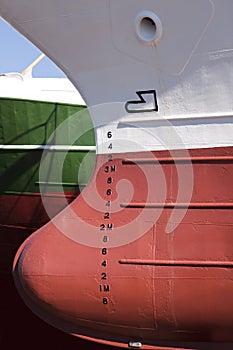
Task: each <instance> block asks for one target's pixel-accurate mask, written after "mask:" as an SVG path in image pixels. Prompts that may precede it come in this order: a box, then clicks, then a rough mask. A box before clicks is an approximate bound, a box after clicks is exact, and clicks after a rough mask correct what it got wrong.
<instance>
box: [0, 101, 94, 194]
mask: <svg viewBox="0 0 233 350" xmlns="http://www.w3.org/2000/svg"><path fill="white" fill-rule="evenodd" d="M84 111H85V115H84V116H83V114H84ZM80 112H82V113H81V114H80ZM73 115H75V118H73V119H72V120H70V119H69V117H70V116H73ZM65 120H68V123H67V125H66V128H65V132H64V135H63V136H62V138H60V139H58V138H57V139H56V134H55V144H56V143H58V144H69V142H70V137H71V135H72V132H73V130H74V125H72V124H74V123H75V128H78V131H79V132H80V134H81V135H82V134H83V135H82V136H81V137H80V138H79V139H78V140H76V141H75V143H74V145H85V146H94V145H95V136H94V131H93V125H92V121H91V118H90V116H89V114H88V112H87V110H86V108H85V107H84V106H79V105H76V106H75V105H68V104H61V103H50V102H39V101H28V100H17V99H7V98H0V139H1V141H0V143H1V144H13V145H14V144H17V145H19V144H20V145H24V144H26V145H42V144H46V143H47V142H48V140H49V138H50V136H51V134H52V133H53V132H54V130H56V128H57V127H58V126H59V125H60V124H61V123H62V122H63V121H65ZM75 130H77V129H75ZM84 130H89V131H88V132H86V133H83V131H84ZM87 153H88V152H84V151H81V152H77V151H76V152H68V153H67V155H66V157H65V161H64V163H63V164H61V163H62V161H61V152H56V151H53V152H49V154H48V156H47V157H48V159H49V161H48V177H47V182H48V184H50V185H48V186H46V190H48V191H52V192H55V191H57V190H59V188H58V187H57V186H56V183H57V182H59V179H58V174H59V173H60V172H61V168H62V181H63V183H64V190H77V189H78V187H77V185H76V186H75V184H77V182H79V183H80V185H81V188H82V186H83V185H84V184H85V183H87V181H88V180H89V178H90V176H91V174H92V171H93V167H94V163H95V154H93V153H92V154H90V152H89V153H88V157H87ZM41 155H42V151H38V150H34V151H6V150H1V151H0V193H14V192H16V193H24V192H25V193H26V192H27V193H28V192H38V191H39V185H38V184H39V166H40V160H41ZM84 159H85V161H83V160H84ZM81 163H82V167H81V168H80V165H81ZM80 169H81V171H79V170H80ZM79 172H80V174H79V177H78V176H77V174H78V173H79Z"/></svg>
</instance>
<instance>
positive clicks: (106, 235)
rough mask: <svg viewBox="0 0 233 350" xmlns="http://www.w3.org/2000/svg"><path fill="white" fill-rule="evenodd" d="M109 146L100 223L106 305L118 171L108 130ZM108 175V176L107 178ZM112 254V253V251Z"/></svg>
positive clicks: (106, 302)
mask: <svg viewBox="0 0 233 350" xmlns="http://www.w3.org/2000/svg"><path fill="white" fill-rule="evenodd" d="M106 136H107V147H108V149H109V150H110V153H109V154H108V155H107V157H108V164H109V165H105V167H104V168H103V169H104V174H103V179H104V181H105V183H106V193H105V196H106V208H105V209H106V211H105V212H104V213H103V219H104V223H101V224H100V230H101V231H104V232H102V233H103V236H102V242H103V248H102V250H101V253H102V255H103V258H104V260H103V261H102V263H101V266H102V268H103V270H104V272H102V273H101V280H102V282H103V283H104V284H102V285H101V286H100V291H101V292H102V293H103V299H102V302H103V304H104V305H107V304H108V303H109V295H111V294H110V288H111V285H110V284H109V271H108V254H109V253H110V251H109V249H108V242H109V241H110V240H111V234H112V231H113V229H114V223H112V221H111V220H112V218H111V200H112V199H111V196H112V184H113V181H114V177H113V174H114V172H115V171H116V167H115V165H114V163H113V164H112V154H111V150H112V148H113V144H112V140H111V139H112V136H113V135H112V132H111V131H108V132H107V135H106ZM106 175H107V178H106ZM110 254H111V253H110Z"/></svg>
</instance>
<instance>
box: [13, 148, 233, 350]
mask: <svg viewBox="0 0 233 350" xmlns="http://www.w3.org/2000/svg"><path fill="white" fill-rule="evenodd" d="M185 154H186V156H184V152H183V151H182V150H181V151H179V150H177V151H176V156H174V153H173V156H172V157H171V154H170V152H168V151H154V152H149V153H148V152H146V153H144V152H137V153H124V154H113V155H112V157H111V159H109V157H108V155H98V158H97V165H96V171H95V174H94V176H93V178H92V180H91V182H90V183H89V185H88V187H87V188H85V189H84V191H83V192H82V193H81V194H80V196H78V198H77V199H76V200H75V201H73V202H72V203H71V204H70V206H69V207H67V208H66V209H65V210H64V211H63V212H62V215H60V219H59V215H58V217H57V220H55V221H53V222H50V223H49V224H48V225H46V226H45V227H44V228H42V229H40V230H39V231H37V233H35V234H34V235H33V236H32V238H30V239H29V240H27V241H26V242H25V243H24V244H23V246H22V247H21V248H20V250H19V251H18V253H17V255H16V258H15V264H14V266H15V273H14V276H15V281H16V285H17V288H18V290H19V291H20V294H21V297H22V298H23V299H24V301H25V303H26V304H27V305H28V306H29V307H30V308H31V309H32V310H33V312H35V314H36V315H38V316H39V317H41V318H42V319H43V320H45V321H46V322H48V323H49V324H51V325H53V326H55V327H57V328H59V329H62V330H64V331H66V332H68V333H71V334H73V335H76V336H77V337H79V338H81V339H89V340H94V341H95V342H97V343H102V344H107V345H111V346H114V345H115V346H118V347H126V348H127V347H128V344H129V341H133V340H135V339H136V340H138V341H139V342H142V344H143V345H142V349H150V348H151V349H157V348H161V349H162V348H164V349H166V347H169V346H170V347H171V348H176V347H182V348H184V349H193V348H194V349H208V348H210V349H213V348H215V346H216V349H217V348H218V346H220V344H221V347H222V346H225V348H226V349H228V348H229V349H230V347H231V346H232V343H233V338H232V332H231V328H232V312H233V304H232V293H233V289H232V279H233V275H232V273H233V270H232V268H233V264H232V259H231V257H232V208H233V202H232V198H233V194H232V186H231V179H232V175H233V148H232V147H219V148H206V149H194V150H189V151H188V152H187V153H186V151H185ZM187 154H189V157H187ZM190 165H191V166H192V170H193V180H194V181H193V191H192V197H191V200H190V202H189V203H188V202H180V201H177V194H178V192H179V178H178V174H180V171H181V170H182V171H184V174H185V173H187V174H188V167H189V166H190ZM148 170H149V173H150V175H151V177H150V179H148V178H147V176H146V174H148ZM161 172H162V173H163V174H164V179H165V183H166V186H165V187H166V188H165V189H166V197H165V200H164V202H162V201H161V198H163V197H162V194H161V191H160V189H159V188H161V187H162V184H163V183H162V181H161ZM110 177H111V181H110ZM121 180H124V181H126V182H127V184H128V183H131V186H132V188H133V193H131V194H130V195H131V197H130V198H131V199H130V201H128V202H127V200H128V199H127V190H126V189H125V190H124V191H123V192H121V190H119V188H117V184H119V183H120V181H121ZM149 180H150V181H151V180H152V181H154V183H153V184H152V187H154V188H153V189H152V188H150V191H152V192H151V193H149V187H150V186H149V185H150V184H148V181H149ZM165 183H164V184H165ZM183 185H184V184H183ZM127 188H128V187H127ZM110 190H111V191H110ZM154 190H155V192H154ZM88 193H91V194H92V197H90V196H89V195H88ZM94 193H98V194H99V196H100V197H98V196H97V199H96V202H95V199H93V196H94V197H95V195H94ZM117 193H118V195H117ZM151 194H152V197H151ZM88 198H91V199H90V202H88ZM148 198H149V199H148ZM152 198H154V200H153V201H152V200H151V199H152ZM156 198H157V200H156ZM101 199H102V200H103V201H101ZM95 205H96V207H95ZM106 205H107V206H106ZM116 209H117V210H116ZM182 211H183V214H182V215H183V218H182V220H181V221H180V222H179V224H177V222H176V221H178V220H179V215H180V212H182ZM107 213H108V214H107ZM172 213H173V215H175V216H173V220H172V222H171V220H170V218H171V217H172ZM155 218H156V219H155ZM80 220H81V221H82V222H81V223H80ZM83 222H84V223H85V226H82V224H83ZM169 223H170V225H171V224H172V225H173V226H172V229H171V226H169ZM126 241H127V242H126ZM200 242H201V244H200ZM22 252H23V255H22ZM21 257H22V258H21ZM103 261H105V263H104V264H103ZM84 263H85V272H84V271H83V264H84ZM52 290H56V291H57V292H56V298H54V297H53V295H52V294H51V291H52ZM86 290H88V291H89V293H88V295H87V294H86ZM64 295H65V296H66V297H65V299H64ZM134 310H137V313H135V312H134ZM109 315H110V316H109ZM124 325H125V327H124ZM103 327H104V328H105V329H106V332H104V333H103V331H102V330H103ZM227 342H229V343H227ZM222 343H224V344H222ZM208 344H209V345H208ZM223 348H224V347H223Z"/></svg>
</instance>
